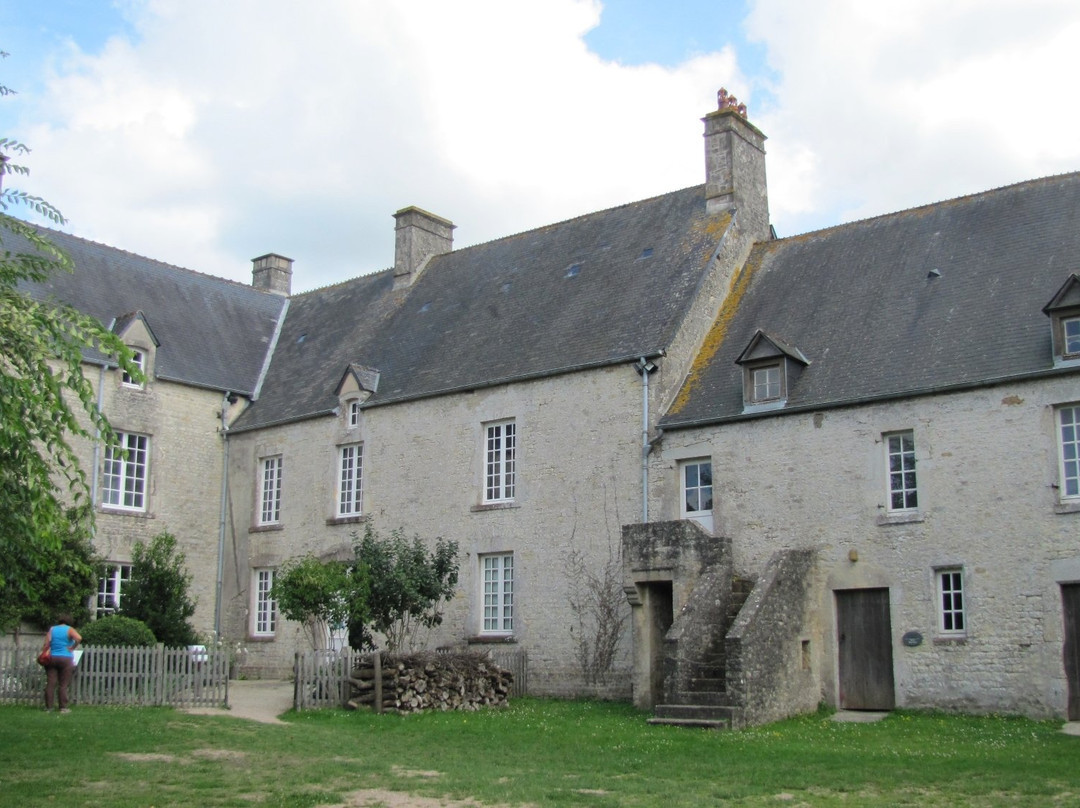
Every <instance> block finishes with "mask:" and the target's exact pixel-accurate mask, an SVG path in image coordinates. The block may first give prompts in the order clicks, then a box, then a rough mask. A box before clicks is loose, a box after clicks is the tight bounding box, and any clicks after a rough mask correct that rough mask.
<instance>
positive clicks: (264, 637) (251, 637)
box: [247, 634, 277, 642]
mask: <svg viewBox="0 0 1080 808" xmlns="http://www.w3.org/2000/svg"><path fill="white" fill-rule="evenodd" d="M275 639H277V638H276V637H275V636H274V635H273V634H248V638H247V641H248V642H273V641H274V640H275Z"/></svg>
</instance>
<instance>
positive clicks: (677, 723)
mask: <svg viewBox="0 0 1080 808" xmlns="http://www.w3.org/2000/svg"><path fill="white" fill-rule="evenodd" d="M645 723H647V724H653V725H654V726H668V727H688V728H691V729H731V721H730V719H729V720H726V721H725V720H723V719H718V720H712V719H708V718H704V719H700V718H647V719H645Z"/></svg>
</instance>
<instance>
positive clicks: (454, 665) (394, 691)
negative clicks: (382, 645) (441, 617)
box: [348, 652, 514, 713]
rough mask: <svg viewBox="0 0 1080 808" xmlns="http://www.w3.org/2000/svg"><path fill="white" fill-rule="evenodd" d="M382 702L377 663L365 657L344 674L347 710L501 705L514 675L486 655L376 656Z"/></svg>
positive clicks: (459, 708)
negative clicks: (378, 686)
mask: <svg viewBox="0 0 1080 808" xmlns="http://www.w3.org/2000/svg"><path fill="white" fill-rule="evenodd" d="M380 663H381V664H380V668H381V679H382V688H381V689H382V703H381V705H379V707H381V710H380V709H379V707H376V705H375V693H376V681H375V678H376V674H375V670H376V664H375V659H374V657H364V658H363V659H362V660H361V662H360V664H359V665H358V666H357V667H356V668H354V669H353V671H352V674H351V675H350V677H349V684H350V687H351V696H350V698H349V701H348V706H349V709H352V710H356V709H358V708H360V707H371V708H373V709H375V710H376V712H389V711H395V712H399V713H416V712H421V711H423V710H478V709H480V708H482V707H503V706H506V704H507V703H508V700H509V696H510V687H511V685H512V684H513V682H514V675H513V673H511V672H510V671H508V670H506V669H505V668H502V667H500V666H499V665H496V664H495V663H494V662H493V661H492V660H491V658H490V657H488V656H487V655H486V654H477V653H467V652H466V653H455V654H436V653H418V654H402V655H394V656H385V657H382V659H381V660H380Z"/></svg>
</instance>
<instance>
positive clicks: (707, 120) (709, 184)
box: [701, 89, 769, 239]
mask: <svg viewBox="0 0 1080 808" xmlns="http://www.w3.org/2000/svg"><path fill="white" fill-rule="evenodd" d="M716 99H717V109H716V111H715V112H710V113H709V114H708V115H706V116H705V117H704V118H702V119H701V120H702V121H703V122H704V124H705V205H706V210H707V211H708V212H709V213H722V212H723V211H726V210H730V209H731V208H735V209H736V210H737V211H738V216H739V222H740V224H741V225H742V227H743V229H745V230H748V231H749V232H751V233H753V234H754V235H755V236H756V237H758V238H762V239H764V238H768V234H769V194H768V190H767V189H766V186H765V135H763V134H762V133H761V132H760V131H759V130H758V129H757V128H756V127H755V126H754V125H753V124H751V123H750V122H749V121H747V120H746V105H745V104H740V103H739V101H738V99H737V98H735V97H734V96H731V95H728V92H727V90H724V89H721V90H720V92H718V93H717V94H716Z"/></svg>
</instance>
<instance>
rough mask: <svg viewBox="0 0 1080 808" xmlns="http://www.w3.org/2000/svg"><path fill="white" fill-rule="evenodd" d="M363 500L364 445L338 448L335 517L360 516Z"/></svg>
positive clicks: (347, 445) (352, 444) (355, 444)
mask: <svg viewBox="0 0 1080 808" xmlns="http://www.w3.org/2000/svg"><path fill="white" fill-rule="evenodd" d="M363 498H364V444H362V443H347V444H345V445H344V446H339V447H338V496H337V515H338V516H340V517H347V516H360V515H361V514H362V513H363Z"/></svg>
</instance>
